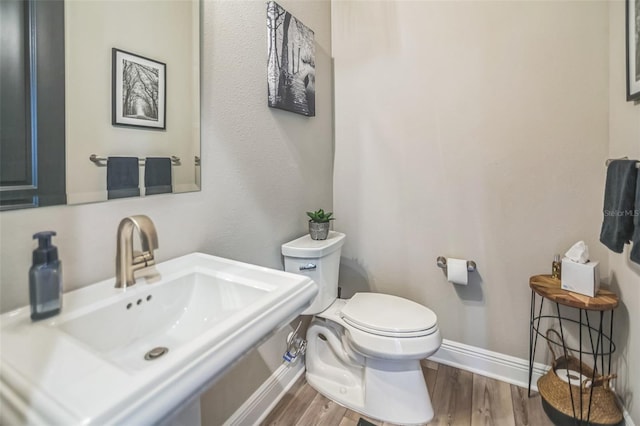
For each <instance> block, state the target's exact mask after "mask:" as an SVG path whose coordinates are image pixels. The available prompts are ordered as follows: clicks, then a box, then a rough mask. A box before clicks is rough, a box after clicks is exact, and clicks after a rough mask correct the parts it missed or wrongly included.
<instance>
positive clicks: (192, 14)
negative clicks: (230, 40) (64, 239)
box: [0, 0, 200, 209]
mask: <svg viewBox="0 0 640 426" xmlns="http://www.w3.org/2000/svg"><path fill="white" fill-rule="evenodd" d="M0 12H1V15H0V18H1V23H2V25H3V32H2V44H1V47H2V49H1V54H2V63H3V72H2V90H3V96H2V123H0V126H1V128H2V140H1V144H0V155H1V156H2V167H1V168H0V169H1V172H0V173H1V174H2V176H1V178H2V182H1V183H0V185H1V187H0V196H1V199H2V209H15V208H21V207H36V206H45V205H54V204H64V203H66V204H78V203H87V202H97V201H106V200H108V199H112V198H121V197H122V196H127V197H128V196H136V197H137V196H151V194H157V193H167V192H172V193H179V192H189V191H197V190H199V189H200V2H199V0H182V1H157V2H150V1H147V0H129V1H112V0H70V1H64V2H63V1H55V0H54V1H41V0H7V1H3V2H2V10H1V11H0ZM6 28H10V29H11V31H9V30H7V31H5V29H6ZM20 43H21V44H20ZM56 43H57V44H56ZM117 52H118V54H116V53H117ZM121 52H124V53H121ZM12 55H13V56H12ZM5 64H12V65H11V66H10V67H9V66H7V67H6V70H5ZM5 71H6V72H5ZM10 77H11V78H14V79H15V80H8V79H9V78H10ZM11 87H17V88H18V89H19V90H14V91H13V92H11V96H5V93H9V92H8V89H9V88H11ZM10 113H11V114H13V115H11V114H10ZM16 117H18V118H19V117H22V120H18V119H17V118H16ZM10 124H11V125H10ZM56 138H57V139H59V140H61V141H63V142H62V143H60V144H59V145H58V146H56V145H55V143H54V142H53V141H54V140H55V139H56ZM61 153H63V154H61ZM110 157H126V158H128V160H129V161H122V159H121V158H120V159H115V160H113V158H112V160H113V161H112V162H111V164H110V165H109V158H110ZM134 158H135V159H136V160H135V170H134V169H133V168H132V167H131V160H133V159H134ZM149 158H152V160H151V161H149V160H148V159H149ZM158 158H159V159H160V160H154V159H158ZM167 164H170V166H168V167H167ZM114 165H115V166H117V167H115V166H114ZM147 165H151V166H153V167H147ZM167 170H169V172H168V173H169V176H167ZM145 174H146V176H145ZM135 179H137V180H138V181H137V184H138V185H137V190H138V191H137V192H136V191H133V192H132V193H131V192H129V193H127V192H126V191H125V193H124V195H123V193H120V195H118V192H117V191H112V190H113V189H114V188H115V189H117V188H118V187H119V186H122V185H124V186H127V185H129V186H130V185H131V184H132V182H133V181H134V180H135ZM154 180H155V181H156V182H155V184H154V183H153V182H154ZM167 180H168V183H169V185H168V187H167V185H166V184H167ZM52 182H61V183H62V184H61V185H62V187H63V189H62V193H61V194H54V195H50V192H51V191H54V192H55V191H58V192H60V191H61V189H60V185H58V187H57V189H53V190H52V189H48V187H47V185H48V184H49V183H52ZM156 184H157V185H160V184H162V187H163V188H164V189H163V190H161V191H157V190H156V191H154V190H152V185H156ZM159 187H160V186H153V188H159ZM12 194H13V195H12ZM114 194H115V195H114ZM112 195H113V196H112Z"/></svg>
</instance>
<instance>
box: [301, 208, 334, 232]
mask: <svg viewBox="0 0 640 426" xmlns="http://www.w3.org/2000/svg"><path fill="white" fill-rule="evenodd" d="M332 215H333V212H328V213H325V212H324V210H322V209H320V210H316V211H315V212H307V216H309V217H310V218H311V219H310V220H309V235H311V238H312V239H314V240H326V239H327V236H328V235H329V222H330V221H332V220H334V219H335V218H333V217H331V216H332Z"/></svg>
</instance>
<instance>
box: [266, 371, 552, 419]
mask: <svg viewBox="0 0 640 426" xmlns="http://www.w3.org/2000/svg"><path fill="white" fill-rule="evenodd" d="M422 371H423V373H424V376H425V380H426V382H427V387H428V388H429V393H430V394H431V402H432V403H433V409H434V411H435V413H436V416H435V418H434V419H433V421H432V422H431V423H429V425H456V426H477V425H494V426H510V425H513V426H521V425H531V426H547V425H548V426H553V423H551V421H550V420H549V419H548V418H547V416H546V415H545V413H544V411H543V410H542V405H541V403H540V397H539V396H538V395H537V394H536V395H535V396H533V393H532V397H531V398H528V397H527V390H526V389H524V388H519V387H517V386H514V385H509V384H507V383H504V382H500V381H497V380H493V379H489V378H487V377H484V376H480V375H478V374H473V373H470V372H468V371H463V370H458V369H456V368H453V367H448V366H446V365H439V364H436V363H433V362H430V361H427V362H426V363H424V364H423V367H422ZM361 417H362V418H364V419H365V420H367V421H369V422H371V423H373V424H375V425H378V426H389V425H390V423H382V422H379V421H376V420H373V419H370V418H367V417H364V416H361V415H360V414H358V413H356V412H354V411H351V410H348V409H346V408H344V407H342V406H340V405H339V404H337V403H335V402H333V401H331V400H329V399H327V398H325V397H324V396H322V395H320V394H319V393H318V392H316V391H315V390H314V389H313V388H312V387H311V386H309V385H308V384H307V382H306V381H305V380H304V377H301V378H300V380H298V381H297V382H296V384H295V385H294V386H293V387H292V388H291V390H289V392H288V393H287V394H286V395H285V396H284V397H283V398H282V400H281V401H280V402H279V403H278V405H276V406H275V408H274V409H273V410H272V411H271V413H269V415H268V416H267V418H266V419H265V421H264V422H263V423H262V424H263V425H265V426H266V425H269V426H271V425H273V426H275V425H278V426H310V425H320V426H334V425H335V426H356V425H357V424H358V421H359V420H360V418H361Z"/></svg>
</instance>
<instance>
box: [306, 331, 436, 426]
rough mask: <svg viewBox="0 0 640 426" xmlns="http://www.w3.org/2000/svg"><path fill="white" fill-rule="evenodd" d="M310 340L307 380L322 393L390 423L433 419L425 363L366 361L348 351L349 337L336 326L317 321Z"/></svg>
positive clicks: (412, 422)
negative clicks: (346, 345) (344, 341)
mask: <svg viewBox="0 0 640 426" xmlns="http://www.w3.org/2000/svg"><path fill="white" fill-rule="evenodd" d="M319 335H321V336H322V337H319ZM307 336H308V338H309V342H308V345H309V346H308V350H307V355H306V357H307V358H306V366H307V373H306V378H307V382H308V383H309V385H311V387H313V388H314V389H315V390H317V391H318V392H319V393H321V394H322V395H324V396H326V397H327V398H329V399H331V400H333V401H335V402H337V403H339V404H340V405H343V406H345V407H346V408H349V409H350V410H353V411H356V412H358V413H361V414H363V415H365V416H367V417H371V418H374V419H376V420H381V421H385V422H389V423H396V424H403V425H420V424H425V423H428V422H429V421H431V420H432V419H433V415H434V413H433V407H432V405H431V398H430V397H429V391H428V390H427V385H426V383H425V380H424V375H423V373H422V368H421V366H420V361H419V360H383V359H376V358H365V357H362V356H361V355H358V354H357V353H353V352H351V351H345V350H344V346H343V345H342V341H343V338H344V336H341V333H340V329H339V327H337V326H335V325H333V324H331V323H326V324H322V325H320V324H314V323H312V326H311V327H310V328H309V331H308V333H307Z"/></svg>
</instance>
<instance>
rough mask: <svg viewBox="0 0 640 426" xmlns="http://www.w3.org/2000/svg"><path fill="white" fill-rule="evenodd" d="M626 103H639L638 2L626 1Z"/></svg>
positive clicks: (639, 41)
mask: <svg viewBox="0 0 640 426" xmlns="http://www.w3.org/2000/svg"><path fill="white" fill-rule="evenodd" d="M626 44H627V101H636V102H637V101H640V0H627V1H626Z"/></svg>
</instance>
